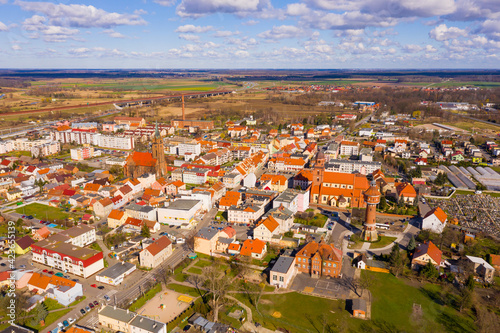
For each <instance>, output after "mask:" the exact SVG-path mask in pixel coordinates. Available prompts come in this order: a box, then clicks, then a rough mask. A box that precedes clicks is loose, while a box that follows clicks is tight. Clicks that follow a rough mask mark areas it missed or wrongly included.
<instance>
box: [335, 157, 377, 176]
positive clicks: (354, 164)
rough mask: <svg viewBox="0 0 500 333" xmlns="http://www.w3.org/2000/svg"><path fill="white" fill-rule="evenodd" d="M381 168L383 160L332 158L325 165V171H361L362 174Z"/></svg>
mask: <svg viewBox="0 0 500 333" xmlns="http://www.w3.org/2000/svg"><path fill="white" fill-rule="evenodd" d="M381 168H382V163H381V162H374V161H360V160H357V161H351V160H330V162H328V164H327V165H326V166H325V171H333V172H342V173H360V174H362V175H368V174H371V173H373V172H374V171H377V170H379V169H381Z"/></svg>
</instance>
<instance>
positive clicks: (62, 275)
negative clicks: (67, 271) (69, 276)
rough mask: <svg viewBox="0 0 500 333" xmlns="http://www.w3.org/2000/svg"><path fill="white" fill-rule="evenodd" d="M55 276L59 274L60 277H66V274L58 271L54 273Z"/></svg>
mask: <svg viewBox="0 0 500 333" xmlns="http://www.w3.org/2000/svg"><path fill="white" fill-rule="evenodd" d="M54 275H55V276H59V277H64V274H63V273H61V272H57V273H56V274H54Z"/></svg>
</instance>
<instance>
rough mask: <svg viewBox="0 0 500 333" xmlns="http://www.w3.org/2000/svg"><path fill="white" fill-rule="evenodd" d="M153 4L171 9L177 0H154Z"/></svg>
mask: <svg viewBox="0 0 500 333" xmlns="http://www.w3.org/2000/svg"><path fill="white" fill-rule="evenodd" d="M153 2H154V3H157V4H159V5H162V6H166V7H169V6H173V5H175V3H176V2H177V0H154V1H153Z"/></svg>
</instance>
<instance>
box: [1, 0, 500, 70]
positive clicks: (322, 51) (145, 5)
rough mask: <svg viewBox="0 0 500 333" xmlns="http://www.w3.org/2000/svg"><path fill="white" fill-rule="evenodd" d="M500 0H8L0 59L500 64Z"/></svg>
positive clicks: (47, 64) (129, 64)
mask: <svg viewBox="0 0 500 333" xmlns="http://www.w3.org/2000/svg"><path fill="white" fill-rule="evenodd" d="M499 65H500V0H291V1H282V0H142V1H141V0H135V1H131V0H104V1H103V0H100V1H83V0H82V1H65V0H63V1H20V0H0V68H103V69H104V68H124V69H126V68H145V69H170V68H179V69H217V68H238V69H245V68H283V69H295V68H300V69H306V68H318V69H321V68H325V69H336V68H339V69H342V68H347V69H358V68H359V69H370V68H374V69H379V68H384V69H416V68H418V69H432V68H478V69H479V68H485V69H498V68H500V66H499Z"/></svg>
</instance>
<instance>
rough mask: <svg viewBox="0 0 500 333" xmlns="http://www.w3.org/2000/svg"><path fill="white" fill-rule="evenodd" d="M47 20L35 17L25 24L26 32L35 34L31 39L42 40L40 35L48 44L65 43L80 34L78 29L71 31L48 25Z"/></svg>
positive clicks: (42, 17)
mask: <svg viewBox="0 0 500 333" xmlns="http://www.w3.org/2000/svg"><path fill="white" fill-rule="evenodd" d="M46 22H47V19H46V18H45V17H44V16H40V15H33V16H32V17H30V18H27V19H26V20H24V22H23V28H24V30H26V31H31V32H33V33H32V34H31V35H30V36H29V37H30V38H32V39H37V38H40V33H41V34H42V36H43V39H44V40H45V41H46V42H54V43H58V42H64V41H66V40H67V39H75V35H77V34H78V33H79V30H78V29H71V28H67V27H61V26H57V25H50V24H46Z"/></svg>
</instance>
